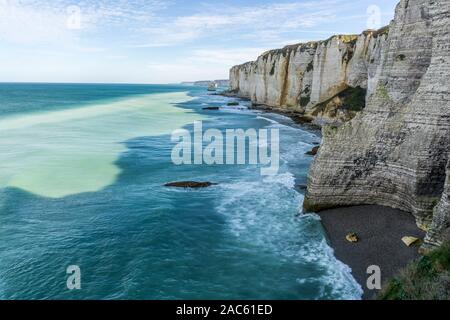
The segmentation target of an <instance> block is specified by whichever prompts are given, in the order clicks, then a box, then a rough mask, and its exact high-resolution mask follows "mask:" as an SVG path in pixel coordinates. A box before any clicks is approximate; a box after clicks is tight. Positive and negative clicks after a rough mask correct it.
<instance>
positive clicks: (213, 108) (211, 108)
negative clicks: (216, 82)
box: [203, 107, 220, 111]
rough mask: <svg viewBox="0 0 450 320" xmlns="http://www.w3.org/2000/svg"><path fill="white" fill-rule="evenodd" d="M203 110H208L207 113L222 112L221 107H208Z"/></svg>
mask: <svg viewBox="0 0 450 320" xmlns="http://www.w3.org/2000/svg"><path fill="white" fill-rule="evenodd" d="M203 110H207V111H217V110H220V107H206V108H203Z"/></svg>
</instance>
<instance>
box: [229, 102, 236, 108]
mask: <svg viewBox="0 0 450 320" xmlns="http://www.w3.org/2000/svg"><path fill="white" fill-rule="evenodd" d="M238 105H239V102H229V103H227V106H229V107H233V106H238Z"/></svg>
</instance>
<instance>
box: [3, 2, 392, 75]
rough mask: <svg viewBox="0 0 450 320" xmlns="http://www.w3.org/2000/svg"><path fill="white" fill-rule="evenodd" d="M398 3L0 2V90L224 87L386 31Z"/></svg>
mask: <svg viewBox="0 0 450 320" xmlns="http://www.w3.org/2000/svg"><path fill="white" fill-rule="evenodd" d="M397 2H398V0H360V1H348V0H297V1H291V0H281V1H272V0H229V1H227V0H223V1H217V0H204V1H202V0H199V1H194V0H183V1H180V0H47V1H44V0H0V82H72V83H76V82H81V83H91V82H94V83H178V82H182V81H196V80H212V79H227V78H228V74H229V69H230V68H231V67H232V66H233V65H236V64H241V63H244V62H247V61H251V60H255V59H256V58H257V57H258V56H259V55H260V54H262V53H263V52H264V51H266V50H269V49H275V48H281V47H283V46H285V45H289V44H295V43H299V42H306V41H311V40H321V39H326V38H328V37H330V36H331V35H334V34H359V33H360V32H361V31H363V30H365V29H376V28H380V27H382V26H384V25H387V24H388V23H389V22H390V21H391V20H392V18H393V17H394V9H395V5H396V4H397Z"/></svg>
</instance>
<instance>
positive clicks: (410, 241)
mask: <svg viewBox="0 0 450 320" xmlns="http://www.w3.org/2000/svg"><path fill="white" fill-rule="evenodd" d="M402 241H403V243H404V244H405V245H406V246H407V247H412V246H414V245H418V244H420V243H421V242H422V241H421V240H420V239H419V238H416V237H403V238H402Z"/></svg>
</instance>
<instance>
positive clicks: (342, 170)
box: [230, 0, 450, 246]
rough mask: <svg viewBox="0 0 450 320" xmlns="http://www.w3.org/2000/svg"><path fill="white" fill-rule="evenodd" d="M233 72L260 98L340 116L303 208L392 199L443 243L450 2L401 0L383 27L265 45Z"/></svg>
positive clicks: (433, 240) (239, 86)
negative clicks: (270, 48)
mask: <svg viewBox="0 0 450 320" xmlns="http://www.w3.org/2000/svg"><path fill="white" fill-rule="evenodd" d="M230 80H231V90H232V91H233V92H234V93H235V94H236V95H238V96H240V97H246V98H250V99H251V100H252V101H253V102H254V103H255V104H264V105H268V106H271V107H273V108H277V109H281V110H284V111H289V112H290V111H293V112H298V113H301V114H304V116H305V117H310V118H311V119H312V120H314V121H316V122H318V123H319V124H325V123H330V122H335V125H325V126H324V128H323V134H324V141H323V144H322V146H321V148H320V151H319V153H318V155H317V157H316V159H315V161H314V163H313V166H312V169H311V172H310V176H309V183H308V192H307V195H306V198H305V205H304V206H305V209H306V210H308V211H320V210H323V209H327V208H332V207H338V206H348V205H361V204H380V205H385V206H391V207H394V208H398V209H402V210H405V211H408V212H411V213H413V214H414V216H415V217H416V219H417V223H418V225H419V226H421V227H423V228H424V229H427V230H428V231H429V232H428V237H427V239H426V242H427V245H428V246H432V245H438V244H440V243H441V242H442V239H443V237H444V236H445V234H446V233H448V226H449V219H450V213H449V211H450V206H449V198H448V196H449V195H448V184H449V182H448V181H447V185H446V186H445V183H446V175H447V176H448V174H449V171H450V170H449V169H448V168H447V163H448V161H449V159H448V158H449V153H450V0H440V1H435V0H401V1H400V3H399V5H398V6H397V9H396V16H395V19H394V21H393V22H392V23H391V25H390V26H389V27H387V28H383V29H382V30H379V31H366V32H364V33H362V34H361V35H357V36H335V37H332V38H330V39H329V40H326V41H319V42H310V43H306V44H299V45H294V46H288V47H285V48H284V49H280V50H273V51H269V52H267V53H265V54H263V55H262V56H261V57H259V58H258V60H257V61H255V62H249V63H246V64H244V65H240V66H236V67H233V68H232V70H231V71H230ZM362 90H363V91H362ZM361 97H363V98H362V100H363V102H362V103H361ZM364 97H365V99H364ZM359 111H362V112H359ZM343 122H344V124H343V125H340V124H341V123H343ZM336 124H338V125H336ZM447 179H449V178H447ZM444 187H445V188H444Z"/></svg>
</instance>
